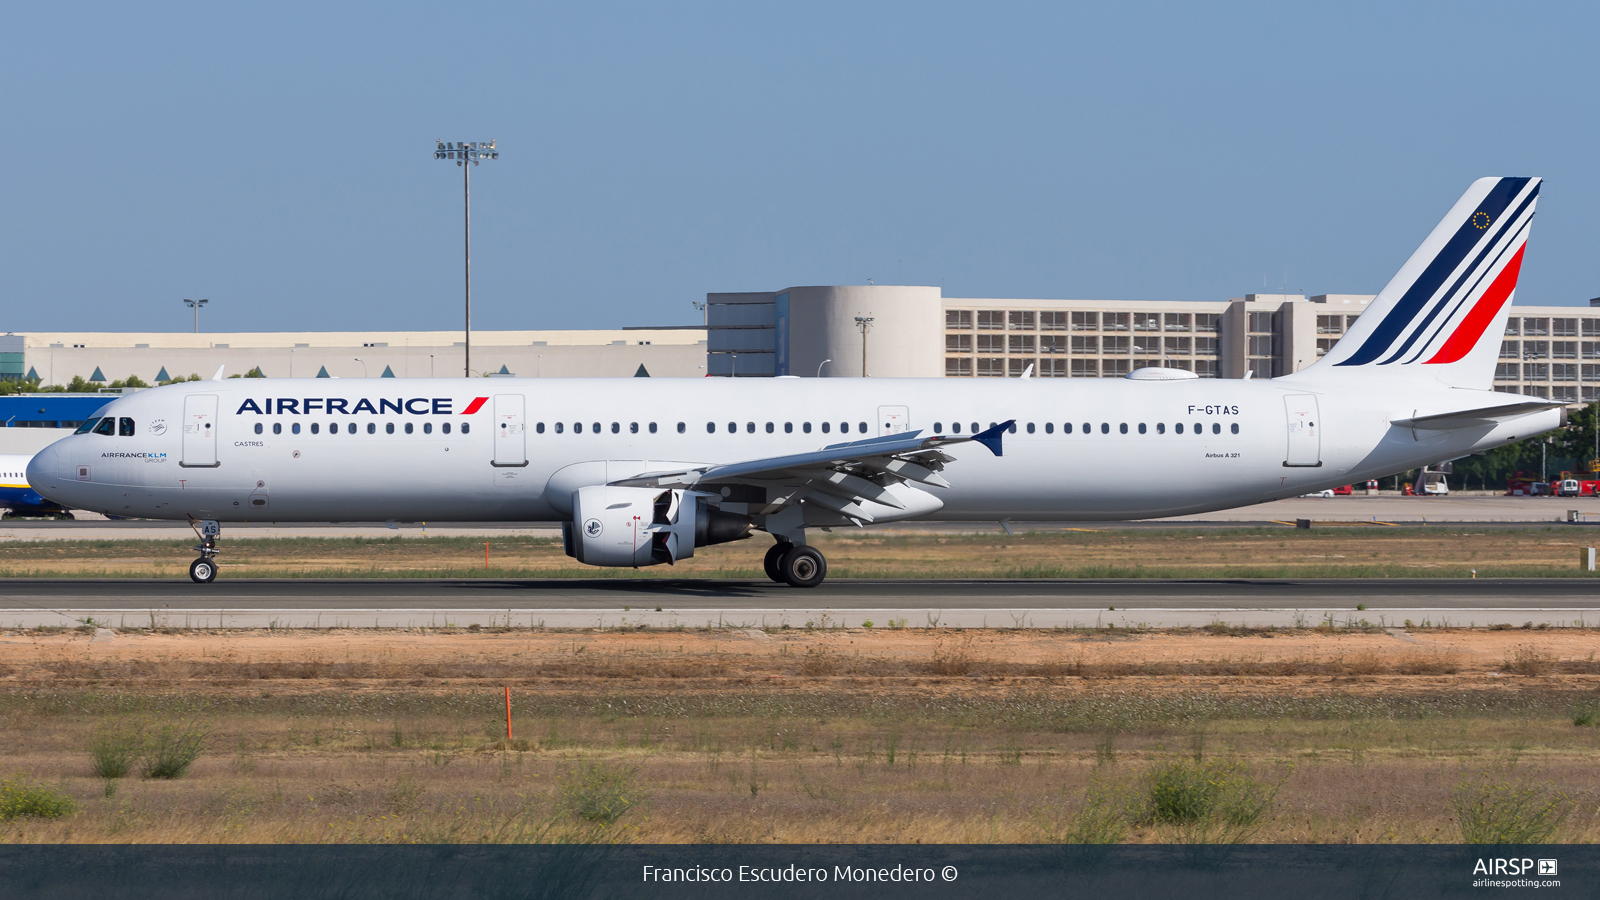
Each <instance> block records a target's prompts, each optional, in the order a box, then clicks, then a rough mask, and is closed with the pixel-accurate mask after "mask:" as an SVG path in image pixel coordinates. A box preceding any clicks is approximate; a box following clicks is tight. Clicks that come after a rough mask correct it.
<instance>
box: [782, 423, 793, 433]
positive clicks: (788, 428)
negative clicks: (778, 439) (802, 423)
mask: <svg viewBox="0 0 1600 900" xmlns="http://www.w3.org/2000/svg"><path fill="white" fill-rule="evenodd" d="M783 433H784V434H794V423H793V422H785V423H783Z"/></svg>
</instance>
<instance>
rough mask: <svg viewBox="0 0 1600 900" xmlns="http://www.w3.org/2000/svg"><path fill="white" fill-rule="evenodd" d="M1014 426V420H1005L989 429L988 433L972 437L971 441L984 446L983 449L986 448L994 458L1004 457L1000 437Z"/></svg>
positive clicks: (983, 432) (1015, 422) (982, 432)
mask: <svg viewBox="0 0 1600 900" xmlns="http://www.w3.org/2000/svg"><path fill="white" fill-rule="evenodd" d="M1015 424H1017V420H1016V419H1007V420H1005V421H1004V422H1001V423H1000V424H999V425H996V426H994V427H993V428H990V429H989V430H988V431H980V432H978V433H977V434H975V435H973V436H972V439H973V440H975V441H977V442H978V443H980V444H982V445H984V446H985V447H988V448H989V452H990V453H993V454H994V455H995V456H1005V454H1004V453H1002V452H1001V447H1000V435H1002V434H1005V433H1006V431H1007V430H1008V429H1009V428H1010V427H1011V426H1013V425H1015Z"/></svg>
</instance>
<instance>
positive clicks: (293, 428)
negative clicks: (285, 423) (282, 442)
mask: <svg viewBox="0 0 1600 900" xmlns="http://www.w3.org/2000/svg"><path fill="white" fill-rule="evenodd" d="M289 431H291V432H293V433H294V434H299V433H300V423H299V422H296V423H294V424H293V425H290V426H289Z"/></svg>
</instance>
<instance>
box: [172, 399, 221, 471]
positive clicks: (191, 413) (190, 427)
mask: <svg viewBox="0 0 1600 900" xmlns="http://www.w3.org/2000/svg"><path fill="white" fill-rule="evenodd" d="M178 465H180V466H182V467H184V468H185V469H214V468H216V467H217V466H219V465H221V463H219V462H217V395H216V394H190V395H189V396H187V397H185V398H183V458H182V459H179V460H178Z"/></svg>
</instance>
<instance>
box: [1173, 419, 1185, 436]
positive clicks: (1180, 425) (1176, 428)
mask: <svg viewBox="0 0 1600 900" xmlns="http://www.w3.org/2000/svg"><path fill="white" fill-rule="evenodd" d="M1172 430H1173V432H1174V433H1176V434H1183V423H1182V422H1179V423H1178V424H1176V425H1174V426H1172Z"/></svg>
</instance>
